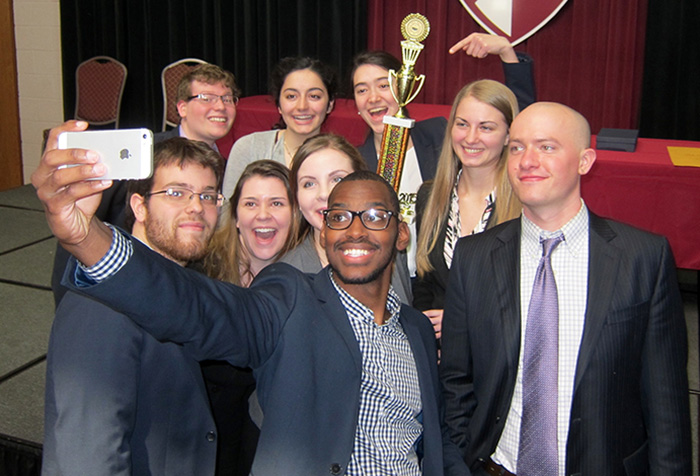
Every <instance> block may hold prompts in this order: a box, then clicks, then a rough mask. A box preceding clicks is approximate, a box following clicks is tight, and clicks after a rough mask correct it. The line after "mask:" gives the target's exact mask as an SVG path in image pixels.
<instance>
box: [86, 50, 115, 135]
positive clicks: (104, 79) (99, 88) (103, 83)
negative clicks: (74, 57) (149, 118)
mask: <svg viewBox="0 0 700 476" xmlns="http://www.w3.org/2000/svg"><path fill="white" fill-rule="evenodd" d="M126 74H127V71H126V66H124V65H123V64H122V63H120V62H119V61H117V60H115V59H114V58H110V57H109V56H95V57H94V58H90V59H88V60H86V61H83V62H82V63H80V64H79V65H78V67H77V68H76V70H75V91H76V93H75V118H76V119H81V120H84V121H88V122H89V123H91V124H97V125H102V124H110V123H112V122H113V123H114V127H115V128H116V129H118V128H119V112H120V109H121V103H122V95H123V94H124V85H125V84H126Z"/></svg>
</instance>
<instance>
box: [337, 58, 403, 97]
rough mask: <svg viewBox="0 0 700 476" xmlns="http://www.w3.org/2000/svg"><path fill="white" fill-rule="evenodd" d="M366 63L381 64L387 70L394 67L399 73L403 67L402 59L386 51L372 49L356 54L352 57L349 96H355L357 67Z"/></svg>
mask: <svg viewBox="0 0 700 476" xmlns="http://www.w3.org/2000/svg"><path fill="white" fill-rule="evenodd" d="M366 64H371V65H374V66H379V67H380V68H384V69H385V70H387V71H389V70H390V69H393V70H394V71H396V72H397V73H398V72H399V70H400V69H401V61H399V59H398V58H397V57H396V56H394V55H392V54H391V53H388V52H386V51H382V50H372V51H363V52H362V53H358V54H356V55H355V56H354V57H353V59H352V68H351V69H350V81H349V84H348V89H347V91H348V96H349V97H353V96H354V90H355V72H356V71H357V68H359V67H360V66H363V65H366Z"/></svg>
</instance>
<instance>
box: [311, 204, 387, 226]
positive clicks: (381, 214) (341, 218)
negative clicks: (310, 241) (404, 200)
mask: <svg viewBox="0 0 700 476" xmlns="http://www.w3.org/2000/svg"><path fill="white" fill-rule="evenodd" d="M323 216H324V217H325V219H326V226H327V227H328V228H330V229H331V230H346V229H348V228H350V225H352V221H353V220H354V219H355V217H360V221H361V222H362V224H363V225H364V227H365V228H367V229H368V230H373V231H380V230H385V229H386V227H388V226H389V222H390V221H391V217H393V216H396V213H394V212H391V211H389V210H384V209H383V208H369V209H367V210H362V211H359V212H354V211H352V210H344V209H342V208H329V209H327V210H323Z"/></svg>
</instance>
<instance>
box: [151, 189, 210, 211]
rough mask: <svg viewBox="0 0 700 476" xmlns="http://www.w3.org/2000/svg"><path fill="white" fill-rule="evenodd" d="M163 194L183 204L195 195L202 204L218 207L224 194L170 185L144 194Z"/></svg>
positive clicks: (171, 200)
mask: <svg viewBox="0 0 700 476" xmlns="http://www.w3.org/2000/svg"><path fill="white" fill-rule="evenodd" d="M160 194H163V195H165V198H166V199H167V200H168V201H170V202H172V203H176V204H178V205H185V204H187V203H189V202H190V201H191V200H192V197H194V196H195V195H196V196H198V197H199V201H200V202H201V203H202V205H204V206H208V207H220V206H222V205H223V204H224V196H223V195H222V194H220V193H215V192H201V193H199V192H193V191H192V190H190V189H188V188H179V187H170V188H167V189H165V190H160V191H158V192H149V193H147V194H146V196H147V197H152V196H153V195H160Z"/></svg>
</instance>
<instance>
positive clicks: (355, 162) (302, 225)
mask: <svg viewBox="0 0 700 476" xmlns="http://www.w3.org/2000/svg"><path fill="white" fill-rule="evenodd" d="M324 149H332V150H336V151H338V152H340V153H341V154H343V155H346V156H347V157H348V159H350V163H351V165H352V170H353V172H357V171H358V170H367V163H366V162H365V159H363V158H362V155H360V152H359V151H358V150H357V148H355V146H353V145H352V144H350V142H348V141H347V140H346V139H345V138H344V137H342V136H339V135H336V134H330V133H327V134H319V135H317V136H314V137H310V138H308V139H306V140H305V141H304V143H303V144H302V145H301V147H299V149H298V150H297V152H296V154H294V157H293V158H292V163H291V167H290V169H291V171H290V172H289V183H290V185H291V188H292V194H293V196H294V206H295V208H297V209H299V203H298V202H297V192H298V191H299V190H298V188H297V187H298V183H297V178H298V175H299V168H300V167H301V164H303V163H304V161H305V160H306V159H308V158H309V156H310V155H311V154H313V153H314V152H318V151H319V150H324ZM297 220H298V224H297V227H296V229H297V238H298V239H297V244H298V243H301V242H302V241H304V238H306V235H307V234H308V233H309V231H310V230H311V226H310V225H309V223H308V222H307V221H306V220H305V219H304V216H303V215H302V214H301V213H299V215H298V217H297Z"/></svg>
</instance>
